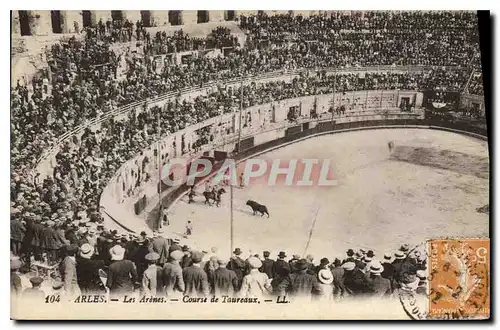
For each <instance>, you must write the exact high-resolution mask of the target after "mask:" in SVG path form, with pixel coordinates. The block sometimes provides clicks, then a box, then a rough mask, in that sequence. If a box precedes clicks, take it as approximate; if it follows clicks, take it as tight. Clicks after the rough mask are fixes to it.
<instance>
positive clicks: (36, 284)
mask: <svg viewBox="0 0 500 330" xmlns="http://www.w3.org/2000/svg"><path fill="white" fill-rule="evenodd" d="M30 282H31V286H32V287H31V288H27V289H25V290H24V291H23V298H28V299H32V300H36V301H39V302H42V301H43V300H44V299H45V293H44V292H43V291H42V289H41V288H40V286H41V285H42V283H43V278H41V277H40V276H35V277H32V278H30Z"/></svg>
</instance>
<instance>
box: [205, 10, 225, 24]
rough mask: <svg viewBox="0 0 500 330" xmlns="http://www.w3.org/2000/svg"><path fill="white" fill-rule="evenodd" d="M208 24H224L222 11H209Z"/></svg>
mask: <svg viewBox="0 0 500 330" xmlns="http://www.w3.org/2000/svg"><path fill="white" fill-rule="evenodd" d="M208 21H209V22H224V21H225V19H224V11H223V10H210V11H209V12H208Z"/></svg>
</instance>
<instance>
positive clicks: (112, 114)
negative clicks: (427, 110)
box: [35, 65, 460, 177]
mask: <svg viewBox="0 0 500 330" xmlns="http://www.w3.org/2000/svg"><path fill="white" fill-rule="evenodd" d="M433 68H435V67H433V66H423V65H421V66H420V65H413V66H396V65H386V66H372V67H344V68H343V67H336V68H333V67H332V68H321V69H318V70H311V69H299V70H295V71H276V72H269V73H266V74H262V75H258V76H248V77H245V78H237V79H230V80H226V81H212V82H208V83H206V84H204V85H203V86H202V87H189V88H186V89H183V90H179V91H174V92H170V93H167V94H164V95H161V96H158V97H157V98H154V99H146V100H141V101H137V102H133V103H130V104H127V105H124V106H122V107H120V108H116V109H112V110H110V111H107V112H106V113H105V114H103V115H102V116H99V117H97V118H93V119H92V120H89V121H88V122H86V123H85V124H82V125H80V126H78V127H76V128H74V129H73V130H70V131H68V132H66V133H64V134H62V135H61V136H60V137H59V139H58V141H57V142H56V143H55V144H54V145H52V146H51V147H49V148H47V149H46V150H45V151H44V153H43V154H42V155H41V156H40V158H39V159H38V160H37V166H36V168H35V171H36V172H38V173H40V174H42V177H44V176H47V175H50V174H51V173H52V170H53V168H54V166H55V164H56V159H55V156H56V154H57V153H58V152H59V149H60V147H61V146H62V145H63V143H64V142H66V141H69V140H70V139H72V138H74V137H75V136H76V137H78V138H80V137H81V135H82V134H83V132H84V130H85V129H86V128H90V129H91V130H93V131H96V130H98V129H100V127H101V123H103V122H104V121H106V120H109V119H111V118H114V119H115V120H119V119H120V118H126V117H127V116H128V114H129V113H130V112H131V111H135V112H136V113H140V112H141V111H144V109H146V108H149V107H151V106H154V105H161V104H165V103H166V102H167V101H168V100H170V99H174V98H176V97H180V99H181V100H183V99H191V98H194V97H196V96H198V95H203V94H207V93H209V92H210V91H212V90H214V89H216V88H217V87H218V86H220V85H221V84H222V85H225V86H228V87H230V86H233V87H235V86H239V85H240V84H244V85H248V84H251V83H253V82H259V83H264V82H268V81H274V80H285V81H290V80H292V79H293V78H295V77H297V76H299V75H300V74H302V73H309V74H315V73H316V72H319V71H325V72H327V73H328V74H332V73H335V74H343V73H352V72H421V71H428V70H431V69H433ZM447 69H448V70H460V68H459V67H447ZM390 92H393V91H387V93H388V94H389V93H390ZM350 93H351V92H348V94H350ZM337 98H338V97H337ZM417 100H420V101H421V97H420V98H417ZM380 106H383V104H382V102H381V104H380Z"/></svg>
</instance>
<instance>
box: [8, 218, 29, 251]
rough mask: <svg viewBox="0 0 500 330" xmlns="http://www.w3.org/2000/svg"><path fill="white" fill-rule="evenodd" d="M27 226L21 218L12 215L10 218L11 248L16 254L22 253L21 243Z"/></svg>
mask: <svg viewBox="0 0 500 330" xmlns="http://www.w3.org/2000/svg"><path fill="white" fill-rule="evenodd" d="M25 233H26V228H25V227H24V225H23V224H22V222H21V221H20V220H19V219H16V218H15V217H13V216H12V217H11V220H10V250H11V251H12V253H14V255H16V256H19V255H21V244H22V242H23V240H24V234H25Z"/></svg>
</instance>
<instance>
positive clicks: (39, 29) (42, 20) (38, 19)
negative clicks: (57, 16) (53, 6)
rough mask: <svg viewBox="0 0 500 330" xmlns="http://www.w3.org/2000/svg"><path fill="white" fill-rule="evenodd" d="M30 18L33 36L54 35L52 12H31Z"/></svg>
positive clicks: (29, 13)
mask: <svg viewBox="0 0 500 330" xmlns="http://www.w3.org/2000/svg"><path fill="white" fill-rule="evenodd" d="M28 16H29V23H30V30H31V34H32V35H34V36H46V35H50V34H52V18H51V16H50V10H30V11H28Z"/></svg>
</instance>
